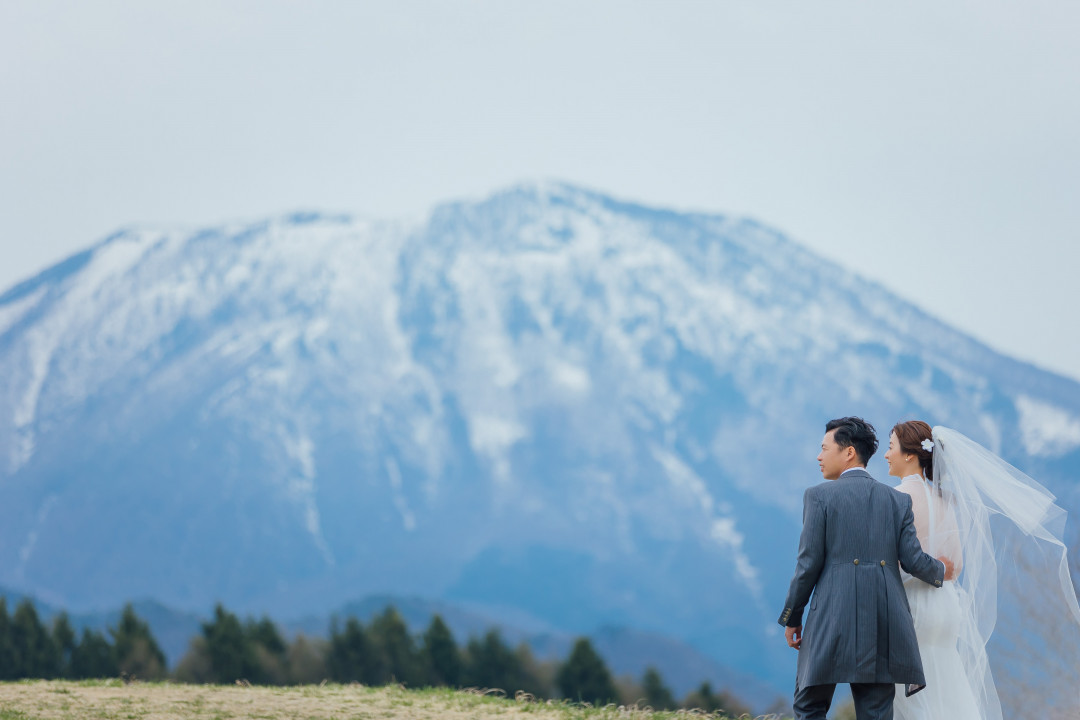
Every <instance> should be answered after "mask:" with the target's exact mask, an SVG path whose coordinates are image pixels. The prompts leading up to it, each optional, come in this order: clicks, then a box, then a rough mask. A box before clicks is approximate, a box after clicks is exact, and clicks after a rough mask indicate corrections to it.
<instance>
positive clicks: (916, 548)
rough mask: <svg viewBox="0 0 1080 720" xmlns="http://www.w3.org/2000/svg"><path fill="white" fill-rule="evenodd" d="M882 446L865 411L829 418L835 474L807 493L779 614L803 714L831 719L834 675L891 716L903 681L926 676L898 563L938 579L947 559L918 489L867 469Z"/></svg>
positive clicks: (858, 699) (811, 719) (861, 707)
mask: <svg viewBox="0 0 1080 720" xmlns="http://www.w3.org/2000/svg"><path fill="white" fill-rule="evenodd" d="M877 446H878V441H877V437H875V435H874V428H873V426H872V425H870V424H869V423H868V422H866V421H864V420H862V419H861V418H857V417H846V418H840V419H839V420H830V421H829V422H828V423H827V424H826V425H825V438H824V440H823V441H822V443H821V454H820V455H818V464H819V465H820V466H821V474H822V475H823V476H824V477H825V479H826V480H832V481H833V482H825V483H821V484H820V485H815V486H814V487H812V488H810V489H808V490H807V491H806V494H805V495H804V496H803V530H802V537H801V538H800V539H799V558H798V563H797V565H796V567H795V577H794V578H792V580H791V589H790V590H788V596H787V602H785V603H784V605H785V607H784V612H783V614H781V615H780V624H781V625H784V626H785V628H786V630H785V634H786V636H787V641H788V645H789V646H791V647H793V648H795V649H796V650H798V651H799V661H798V673H797V675H796V680H795V703H794V709H795V717H796V718H798V720H825V714H826V713H828V711H829V705H830V704H831V703H832V696H833V691H834V690H835V689H836V683H850V684H851V694H852V697H853V698H854V700H855V714H856V717H858V718H859V720H864V719H865V720H868V719H869V718H881V719H883V720H891V718H892V716H893V697H894V694H895V688H896V683H902V684H907V685H908V686H909V692H917V691H918V690H921V689H922V688H923V687H925V686H926V680H925V679H924V677H923V669H922V660H921V659H920V657H919V646H918V642H917V641H916V639H915V626H914V625H913V624H912V621H911V611H910V610H909V609H908V603H907V596H906V595H905V594H904V584H903V581H902V580H901V578H900V568H901V567H902V568H903V569H904V570H906V571H907V572H908V573H910V574H911V575H914V576H915V577H917V578H919V579H920V580H922V581H924V582H927V583H930V584H931V585H934V586H935V587H941V582H942V580H943V579H944V577H945V570H946V568H945V566H944V565H943V564H942V563H941V562H939V561H938V560H935V559H934V558H932V557H930V556H929V555H927V554H926V553H924V552H923V551H922V547H921V546H920V545H919V539H918V537H917V536H916V534H915V521H914V517H913V516H912V513H911V498H910V497H909V496H908V495H905V494H904V493H901V492H898V491H896V490H893V489H892V488H890V487H888V486H886V485H883V484H881V483H879V482H877V481H876V480H874V478H872V477H870V474H869V473H867V472H866V463H867V461H869V460H870V458H871V456H873V454H874V452H875V451H876V450H877ZM811 592H813V599H812V602H811V603H810V614H809V616H808V617H807V619H806V627H805V630H804V628H803V609H804V608H805V607H806V603H807V601H808V600H811V595H810V593H811Z"/></svg>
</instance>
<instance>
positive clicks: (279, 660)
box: [244, 617, 289, 685]
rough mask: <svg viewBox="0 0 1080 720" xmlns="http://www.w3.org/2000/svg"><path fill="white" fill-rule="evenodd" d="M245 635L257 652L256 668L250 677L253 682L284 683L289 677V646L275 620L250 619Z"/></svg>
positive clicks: (265, 618) (245, 627)
mask: <svg viewBox="0 0 1080 720" xmlns="http://www.w3.org/2000/svg"><path fill="white" fill-rule="evenodd" d="M244 635H245V636H246V638H247V642H248V643H249V644H250V645H251V646H252V650H253V651H254V653H255V665H256V670H255V671H254V673H253V677H250V678H248V679H249V680H250V681H251V682H253V683H256V682H257V683H266V684H270V685H282V684H284V683H285V682H286V680H287V677H288V667H287V665H288V657H287V654H288V650H289V648H288V646H287V645H286V644H285V640H284V639H283V638H282V637H281V633H280V632H278V629H277V626H276V625H274V623H273V621H272V620H270V618H268V617H263V619H262V620H259V621H258V622H256V621H254V620H248V621H247V623H246V624H245V626H244Z"/></svg>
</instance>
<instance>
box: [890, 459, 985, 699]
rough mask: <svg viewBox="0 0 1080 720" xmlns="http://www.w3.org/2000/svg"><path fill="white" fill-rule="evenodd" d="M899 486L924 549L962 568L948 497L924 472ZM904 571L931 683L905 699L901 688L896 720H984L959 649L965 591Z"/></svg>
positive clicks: (923, 661) (912, 615) (920, 646)
mask: <svg viewBox="0 0 1080 720" xmlns="http://www.w3.org/2000/svg"><path fill="white" fill-rule="evenodd" d="M896 489H897V490H899V491H901V492H904V493H907V494H908V495H910V496H911V509H912V513H913V514H914V515H915V530H916V532H918V535H919V543H920V544H921V545H922V546H923V550H924V551H925V552H928V553H930V554H931V555H933V556H934V557H945V556H947V557H948V558H949V560H950V561H951V562H952V563H953V566H954V567H955V568H956V571H957V572H959V571H960V569H961V567H962V566H963V556H962V553H961V548H960V544H959V536H958V531H957V527H956V516H955V513H953V511H952V509H951V508H950V507H948V504H947V502H946V501H945V499H944V498H943V497H941V496H939V495H937V494H936V493H934V492H933V491H932V490H931V484H930V482H929V481H927V480H924V479H923V477H922V476H921V475H910V476H908V477H906V478H904V479H903V481H902V482H901V483H900V485H899V486H898V487H897V488H896ZM903 575H904V591H905V592H906V593H907V598H908V604H909V605H910V606H911V618H912V620H914V621H915V635H916V637H917V638H918V640H919V654H920V655H921V656H922V664H923V673H924V674H925V675H926V687H925V688H923V689H922V690H920V691H919V692H917V693H915V694H914V695H912V696H911V697H906V696H905V694H904V686H903V685H898V686H897V694H896V702H895V703H894V704H893V712H894V713H895V716H896V718H897V720H929V719H930V718H943V719H944V718H948V719H949V720H983V716H982V714H981V713H980V712H979V707H978V705H977V704H976V702H975V696H974V694H972V692H971V688H970V686H969V685H968V678H967V674H966V673H965V672H964V666H963V663H962V662H961V660H960V653H959V652H958V650H957V643H958V641H959V639H960V628H961V627H962V622H961V613H962V612H963V611H962V609H961V602H960V590H959V589H958V588H957V585H956V583H955V582H954V581H952V580H946V581H945V582H944V583H943V584H942V586H941V588H936V587H934V586H932V585H927V584H926V583H924V582H923V581H922V580H919V579H918V578H913V577H911V576H910V575H908V574H907V573H903Z"/></svg>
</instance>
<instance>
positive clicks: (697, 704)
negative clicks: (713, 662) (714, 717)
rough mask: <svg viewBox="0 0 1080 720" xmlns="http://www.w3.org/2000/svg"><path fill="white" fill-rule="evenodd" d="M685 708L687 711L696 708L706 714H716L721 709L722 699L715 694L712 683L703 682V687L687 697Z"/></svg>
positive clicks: (684, 703)
mask: <svg viewBox="0 0 1080 720" xmlns="http://www.w3.org/2000/svg"><path fill="white" fill-rule="evenodd" d="M683 707H684V708H685V709H687V710H693V709H695V708H696V709H698V710H704V711H705V712H710V713H711V712H716V711H717V710H719V709H720V699H719V698H718V697H717V696H716V695H715V694H714V693H713V689H712V683H709V682H703V683H701V687H699V688H698V689H697V690H695V691H694V692H692V693H690V694H689V695H687V696H686V698H685V699H684V700H683Z"/></svg>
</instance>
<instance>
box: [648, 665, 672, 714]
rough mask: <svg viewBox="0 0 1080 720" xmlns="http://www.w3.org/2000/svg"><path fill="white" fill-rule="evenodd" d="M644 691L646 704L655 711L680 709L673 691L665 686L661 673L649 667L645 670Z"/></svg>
mask: <svg viewBox="0 0 1080 720" xmlns="http://www.w3.org/2000/svg"><path fill="white" fill-rule="evenodd" d="M641 686H642V689H643V690H644V691H645V704H646V705H648V706H649V707H651V708H652V709H653V710H674V709H675V708H676V707H678V704H677V703H676V702H675V696H674V695H672V694H671V689H670V688H669V687H668V686H667V685H665V684H664V679H663V678H662V677H660V672H659V671H658V670H657V669H656V668H654V667H649V668H646V669H645V676H644V677H643V678H642V679H641Z"/></svg>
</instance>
